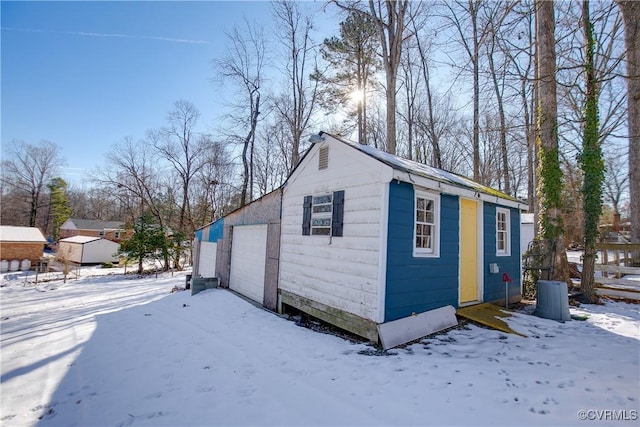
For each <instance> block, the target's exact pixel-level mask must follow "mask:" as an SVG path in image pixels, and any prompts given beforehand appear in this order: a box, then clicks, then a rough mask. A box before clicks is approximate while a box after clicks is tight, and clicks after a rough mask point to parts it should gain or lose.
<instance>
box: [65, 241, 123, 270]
mask: <svg viewBox="0 0 640 427" xmlns="http://www.w3.org/2000/svg"><path fill="white" fill-rule="evenodd" d="M119 249H120V244H118V243H116V242H112V241H111V240H107V239H103V238H101V237H89V236H74V237H67V238H66V239H60V241H59V246H58V252H57V256H58V258H63V259H65V260H66V261H69V262H73V263H76V264H101V263H103V262H118V255H117V254H118V250H119Z"/></svg>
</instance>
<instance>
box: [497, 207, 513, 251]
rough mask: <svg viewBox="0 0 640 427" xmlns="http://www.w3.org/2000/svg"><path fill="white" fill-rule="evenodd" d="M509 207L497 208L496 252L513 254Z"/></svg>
mask: <svg viewBox="0 0 640 427" xmlns="http://www.w3.org/2000/svg"><path fill="white" fill-rule="evenodd" d="M510 217H511V216H510V212H509V209H502V208H497V209H496V253H497V254H498V255H502V256H507V255H510V254H511V233H510V232H509V231H510V229H511V227H510Z"/></svg>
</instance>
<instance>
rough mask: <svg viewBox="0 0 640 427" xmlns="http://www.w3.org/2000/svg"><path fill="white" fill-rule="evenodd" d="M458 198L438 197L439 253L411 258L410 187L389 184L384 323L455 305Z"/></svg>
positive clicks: (456, 289) (411, 217)
mask: <svg viewBox="0 0 640 427" xmlns="http://www.w3.org/2000/svg"><path fill="white" fill-rule="evenodd" d="M458 203H459V201H458V197H457V196H449V195H442V196H441V198H440V227H441V229H440V257H439V258H424V257H414V256H413V227H414V211H413V210H414V190H413V186H412V185H410V184H407V183H397V182H391V183H390V184H389V227H388V240H387V278H386V295H385V318H384V321H385V322H389V321H392V320H396V319H400V318H403V317H406V316H410V315H411V314H412V313H421V312H424V311H427V310H432V309H434V308H439V307H443V306H445V305H449V304H451V305H453V306H454V307H456V306H457V304H458V254H459V243H458V242H459V233H458V224H459V208H458Z"/></svg>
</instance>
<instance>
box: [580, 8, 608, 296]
mask: <svg viewBox="0 0 640 427" xmlns="http://www.w3.org/2000/svg"><path fill="white" fill-rule="evenodd" d="M582 23H583V28H584V38H585V71H586V73H585V75H586V86H587V90H586V98H585V109H584V110H585V112H584V123H585V127H584V136H583V142H582V154H581V156H580V164H581V166H582V171H583V174H584V178H583V184H582V185H583V188H582V197H583V212H584V258H583V264H582V265H583V267H582V286H581V290H582V295H583V298H584V300H585V301H586V302H588V303H592V304H593V303H595V302H596V301H597V300H598V297H597V296H596V293H595V283H594V268H595V262H596V253H597V251H596V241H597V239H598V224H599V222H600V215H601V213H602V183H603V181H604V161H603V159H602V149H601V147H600V138H599V135H598V88H597V81H596V71H595V64H594V58H593V50H594V45H595V43H596V40H595V39H594V35H593V25H592V24H591V19H590V18H589V0H584V1H583V2H582Z"/></svg>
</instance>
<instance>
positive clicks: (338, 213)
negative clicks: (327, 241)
mask: <svg viewBox="0 0 640 427" xmlns="http://www.w3.org/2000/svg"><path fill="white" fill-rule="evenodd" d="M343 220H344V190H340V191H334V192H333V211H332V215H331V235H332V236H335V237H342V223H343Z"/></svg>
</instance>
